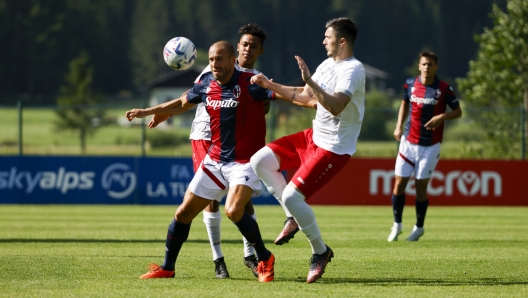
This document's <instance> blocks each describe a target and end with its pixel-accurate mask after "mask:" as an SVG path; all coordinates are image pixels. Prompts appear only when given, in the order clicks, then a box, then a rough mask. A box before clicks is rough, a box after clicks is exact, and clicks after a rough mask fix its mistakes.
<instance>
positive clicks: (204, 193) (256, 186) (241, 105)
mask: <svg viewBox="0 0 528 298" xmlns="http://www.w3.org/2000/svg"><path fill="white" fill-rule="evenodd" d="M235 61H236V56H235V50H234V48H233V46H232V45H231V44H230V43H228V42H225V41H220V42H217V43H215V44H213V45H212V46H211V48H210V49H209V65H210V67H211V71H210V72H207V73H204V74H203V75H202V76H201V77H200V80H199V82H198V83H196V84H195V85H194V87H193V88H192V89H191V90H190V91H189V92H188V94H187V96H186V97H185V99H184V100H182V101H181V106H182V108H183V109H186V108H188V107H187V106H188V105H194V104H198V103H204V104H205V108H206V110H207V113H208V114H209V115H210V129H211V147H210V148H209V150H208V153H207V155H206V156H205V158H204V160H203V161H202V162H201V165H200V167H199V169H198V170H197V172H196V174H195V176H194V178H193V179H192V181H191V183H190V185H189V188H188V190H187V192H186V194H185V197H184V200H183V203H182V204H181V205H180V206H179V207H178V209H177V210H176V214H175V216H174V220H173V222H172V223H171V224H170V225H169V228H168V233H167V239H166V253H165V261H164V263H163V264H162V265H161V266H158V265H153V266H151V271H150V272H148V273H146V274H144V275H142V276H141V278H142V279H146V278H166V277H173V276H174V271H175V270H174V268H175V263H176V259H177V257H178V254H179V251H180V249H181V247H182V245H183V243H184V242H185V241H186V240H187V237H188V235H189V230H190V225H191V223H192V220H193V219H194V218H195V217H196V216H197V215H198V213H200V212H201V211H202V210H203V209H204V208H205V207H207V206H208V205H209V204H210V203H211V201H213V200H216V201H220V200H222V198H223V197H224V196H225V195H227V198H226V206H225V209H226V214H227V216H228V217H229V219H230V220H231V221H232V222H233V223H235V225H236V226H237V227H238V228H239V230H240V232H241V233H242V235H243V236H244V237H245V238H246V239H247V240H248V242H249V243H251V245H252V246H253V247H254V248H255V251H256V253H257V255H258V268H257V271H258V279H259V281H260V282H270V281H272V280H273V279H274V262H275V257H274V256H273V254H272V253H271V252H270V251H269V250H267V249H266V247H265V245H264V242H263V240H262V237H261V235H260V230H259V227H258V224H257V222H256V221H255V219H254V218H253V217H251V216H250V215H249V214H248V213H247V212H245V206H246V204H247V202H248V201H249V200H250V199H251V197H253V196H258V195H259V194H260V191H261V184H260V179H259V178H258V176H257V175H256V174H255V173H254V171H253V169H252V168H251V166H250V164H249V159H250V157H251V156H252V155H253V154H254V153H255V152H256V151H257V150H258V149H260V148H262V147H263V146H264V142H265V135H266V123H265V118H264V114H265V113H264V109H265V107H264V100H269V99H273V92H271V91H269V90H266V89H264V88H261V87H259V86H256V87H258V88H255V85H251V84H250V78H251V77H252V76H253V75H254V73H252V72H247V71H243V70H239V69H237V68H236V67H235Z"/></svg>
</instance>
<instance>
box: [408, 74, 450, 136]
mask: <svg viewBox="0 0 528 298" xmlns="http://www.w3.org/2000/svg"><path fill="white" fill-rule="evenodd" d="M403 88H404V92H403V100H404V101H405V102H407V103H410V106H409V117H408V118H407V123H406V125H405V130H404V133H403V134H404V136H405V139H407V140H408V141H409V142H411V143H412V144H417V145H421V146H431V145H434V144H436V143H439V142H442V136H443V134H444V123H443V122H442V124H440V125H439V126H438V127H437V128H436V129H435V130H427V129H426V128H425V124H426V123H427V122H428V121H429V120H431V118H433V117H434V116H436V115H439V114H442V113H445V111H446V106H449V107H450V108H451V110H455V109H457V108H458V107H459V102H458V99H457V98H456V96H455V93H454V92H453V88H451V86H450V85H449V84H448V83H446V82H444V81H441V80H440V79H438V77H436V76H435V79H434V81H433V83H432V84H431V85H424V84H422V82H421V77H420V76H418V77H417V78H414V79H407V81H406V82H405V85H404V87H403Z"/></svg>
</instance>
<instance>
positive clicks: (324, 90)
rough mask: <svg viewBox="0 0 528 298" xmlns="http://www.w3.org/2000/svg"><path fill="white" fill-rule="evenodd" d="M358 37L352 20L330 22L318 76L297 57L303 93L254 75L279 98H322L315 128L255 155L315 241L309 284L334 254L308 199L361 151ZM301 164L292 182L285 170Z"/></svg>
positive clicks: (258, 168) (254, 162) (272, 187)
mask: <svg viewBox="0 0 528 298" xmlns="http://www.w3.org/2000/svg"><path fill="white" fill-rule="evenodd" d="M356 36H357V28H356V25H355V24H354V22H352V21H351V20H350V19H348V18H338V19H333V20H330V21H328V22H327V23H326V32H325V38H324V41H323V44H324V45H325V48H326V50H327V54H328V57H329V58H328V59H327V60H325V61H323V63H321V65H319V67H318V68H317V70H316V72H315V73H314V75H313V76H311V75H310V71H309V70H308V67H307V65H306V63H305V62H304V60H303V59H301V58H300V57H298V56H296V57H295V58H296V59H297V63H298V64H299V68H300V69H301V74H302V78H303V80H304V82H306V86H305V87H304V88H302V91H299V92H297V90H298V88H295V87H288V86H282V85H279V84H276V83H274V82H270V81H269V80H267V79H266V77H264V76H262V75H257V76H254V77H252V78H251V81H252V82H253V83H257V84H259V85H260V86H262V87H264V88H268V89H270V90H272V91H274V92H275V93H276V95H277V97H278V98H280V97H285V98H291V99H295V100H298V101H300V102H308V101H310V100H312V99H313V98H315V99H316V100H317V113H316V116H315V119H314V120H313V129H307V130H304V131H301V132H299V133H296V134H293V135H289V136H286V137H283V138H281V139H278V140H277V141H275V142H272V143H270V144H268V145H267V146H266V147H264V148H262V149H261V150H259V151H258V152H257V153H255V155H253V157H252V158H251V166H252V167H253V169H255V172H256V173H257V175H258V176H259V177H260V178H261V179H262V181H264V184H266V186H267V187H268V190H269V191H270V192H271V193H272V194H273V195H274V196H275V197H276V198H277V199H278V200H279V202H281V204H282V205H283V207H284V208H285V209H286V210H287V211H288V212H289V213H290V214H291V215H292V216H293V217H294V219H295V222H296V224H297V225H298V227H299V229H300V230H301V231H302V232H303V233H304V234H305V235H306V237H307V238H308V241H309V242H310V245H311V247H312V258H311V259H310V269H309V271H308V276H307V278H306V281H307V282H308V283H312V282H315V281H316V280H318V279H319V278H321V276H322V274H323V273H324V271H325V267H326V265H327V263H328V262H330V260H331V259H332V257H333V256H334V252H333V251H332V249H330V247H328V246H327V245H326V244H325V242H324V241H323V239H322V237H321V232H320V230H319V227H318V226H317V222H316V219H315V215H314V213H313V211H312V209H311V208H310V206H309V205H308V204H307V203H306V202H305V199H306V198H309V197H310V196H311V195H313V194H314V193H315V192H316V191H317V190H319V189H321V187H322V186H323V185H325V184H326V183H327V182H328V181H330V180H331V178H332V177H334V176H335V175H336V174H337V173H338V172H339V171H340V170H341V169H342V168H343V167H344V166H345V165H346V164H347V162H348V161H349V160H350V156H351V155H352V154H354V153H355V152H356V142H357V138H358V136H359V132H360V129H361V123H362V121H363V114H364V111H365V69H364V67H363V65H362V64H361V62H359V61H358V60H357V59H356V58H354V56H353V45H354V41H355V39H356ZM295 168H299V169H298V170H297V172H296V173H295V175H294V176H293V178H292V180H291V181H290V182H289V183H288V184H286V180H285V179H284V177H283V176H282V174H281V173H280V171H282V170H288V169H295ZM285 228H286V227H285ZM279 237H280V236H279Z"/></svg>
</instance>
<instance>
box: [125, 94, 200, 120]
mask: <svg viewBox="0 0 528 298" xmlns="http://www.w3.org/2000/svg"><path fill="white" fill-rule="evenodd" d="M187 93H189V90H187V91H185V92H184V93H183V94H182V95H181V96H180V97H179V98H176V99H173V100H171V101H168V102H164V103H162V104H159V105H157V106H154V107H151V108H146V109H132V110H130V111H127V112H126V114H125V116H126V117H127V119H128V121H132V119H134V118H144V117H147V116H150V115H154V114H156V115H167V116H171V115H178V114H181V113H183V112H186V111H188V110H189V109H191V108H192V107H193V106H194V105H193V104H190V103H187ZM184 102H186V103H187V105H184V104H183V103H184ZM167 118H168V117H167Z"/></svg>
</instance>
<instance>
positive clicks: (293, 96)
mask: <svg viewBox="0 0 528 298" xmlns="http://www.w3.org/2000/svg"><path fill="white" fill-rule="evenodd" d="M296 95H297V94H295V92H294V93H293V95H292V97H291V99H292V100H293V99H295V96H296Z"/></svg>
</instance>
